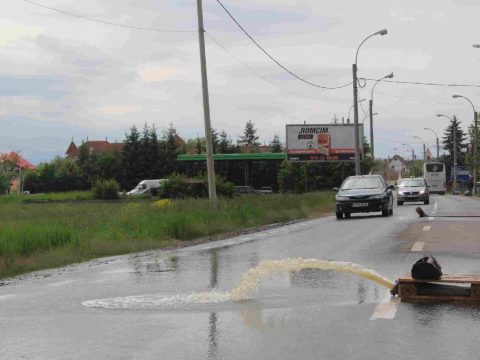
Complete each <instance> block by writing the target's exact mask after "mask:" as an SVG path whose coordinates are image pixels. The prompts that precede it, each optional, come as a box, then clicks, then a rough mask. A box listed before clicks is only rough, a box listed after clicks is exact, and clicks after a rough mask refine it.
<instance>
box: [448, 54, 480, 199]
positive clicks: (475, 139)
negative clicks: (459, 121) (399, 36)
mask: <svg viewBox="0 0 480 360" xmlns="http://www.w3.org/2000/svg"><path fill="white" fill-rule="evenodd" d="M474 47H476V46H474ZM452 97H453V98H454V99H458V98H462V99H465V100H467V101H468V102H469V103H470V105H472V109H473V123H474V130H473V131H474V134H473V193H474V194H476V193H477V140H478V139H477V137H478V134H477V132H478V131H477V111H476V110H475V106H473V103H472V102H471V101H470V99H468V98H467V97H465V96H463V95H452Z"/></svg>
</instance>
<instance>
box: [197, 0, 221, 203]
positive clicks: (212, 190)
mask: <svg viewBox="0 0 480 360" xmlns="http://www.w3.org/2000/svg"><path fill="white" fill-rule="evenodd" d="M197 15H198V40H199V42H198V44H199V46H200V68H201V72H202V95H203V119H204V123H205V143H206V144H205V145H206V151H207V175H208V197H209V200H210V208H211V209H213V210H217V189H216V185H215V166H214V163H213V145H212V128H211V125H210V104H209V101H208V81H207V60H206V56H205V34H204V28H203V9H202V0H197Z"/></svg>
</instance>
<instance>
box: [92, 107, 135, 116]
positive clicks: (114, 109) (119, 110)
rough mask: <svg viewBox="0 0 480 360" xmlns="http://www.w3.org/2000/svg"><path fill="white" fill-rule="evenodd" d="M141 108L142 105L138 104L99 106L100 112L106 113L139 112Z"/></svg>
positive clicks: (123, 113)
mask: <svg viewBox="0 0 480 360" xmlns="http://www.w3.org/2000/svg"><path fill="white" fill-rule="evenodd" d="M140 110H141V108H140V106H137V105H108V106H102V107H99V108H98V111H99V112H100V113H103V114H106V115H125V114H128V113H132V112H138V111H140Z"/></svg>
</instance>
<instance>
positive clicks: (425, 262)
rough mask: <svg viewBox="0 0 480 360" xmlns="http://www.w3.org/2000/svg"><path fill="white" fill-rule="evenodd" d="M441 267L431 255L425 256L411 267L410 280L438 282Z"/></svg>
mask: <svg viewBox="0 0 480 360" xmlns="http://www.w3.org/2000/svg"><path fill="white" fill-rule="evenodd" d="M441 276H442V267H441V266H440V264H439V263H438V261H437V259H435V258H434V257H433V256H432V255H428V256H425V257H423V258H421V259H420V260H418V261H417V262H416V263H415V264H413V266H412V278H414V279H417V280H438V279H440V277H441Z"/></svg>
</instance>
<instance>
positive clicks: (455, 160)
mask: <svg viewBox="0 0 480 360" xmlns="http://www.w3.org/2000/svg"><path fill="white" fill-rule="evenodd" d="M452 192H453V195H455V193H456V192H457V121H456V120H455V122H454V123H453V191H452Z"/></svg>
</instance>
